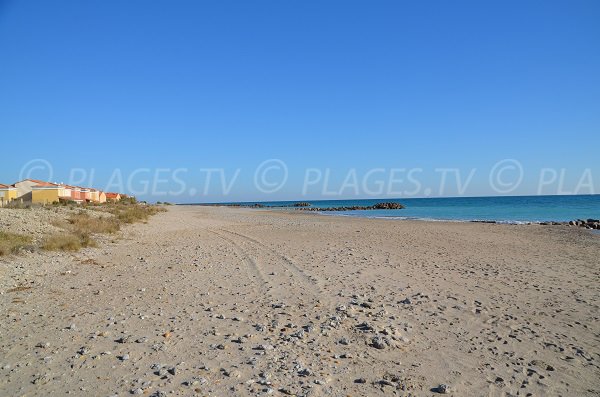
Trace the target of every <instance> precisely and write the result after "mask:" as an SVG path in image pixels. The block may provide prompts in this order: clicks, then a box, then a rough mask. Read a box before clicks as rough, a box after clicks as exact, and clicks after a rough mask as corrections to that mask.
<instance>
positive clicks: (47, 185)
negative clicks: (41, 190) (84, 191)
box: [33, 181, 62, 187]
mask: <svg viewBox="0 0 600 397" xmlns="http://www.w3.org/2000/svg"><path fill="white" fill-rule="evenodd" d="M33 187H62V185H58V184H56V183H52V182H42V181H39V182H38V184H37V185H35V186H33Z"/></svg>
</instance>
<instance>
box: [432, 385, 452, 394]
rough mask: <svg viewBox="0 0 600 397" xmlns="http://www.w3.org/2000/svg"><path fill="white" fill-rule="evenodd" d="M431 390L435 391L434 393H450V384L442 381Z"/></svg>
mask: <svg viewBox="0 0 600 397" xmlns="http://www.w3.org/2000/svg"><path fill="white" fill-rule="evenodd" d="M433 391H435V392H436V393H440V394H448V393H450V386H448V385H446V384H444V383H442V384H441V385H439V386H438V387H436V388H435V389H434V390H433Z"/></svg>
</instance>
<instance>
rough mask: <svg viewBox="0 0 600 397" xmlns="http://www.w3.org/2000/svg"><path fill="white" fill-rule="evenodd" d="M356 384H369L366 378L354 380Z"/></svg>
mask: <svg viewBox="0 0 600 397" xmlns="http://www.w3.org/2000/svg"><path fill="white" fill-rule="evenodd" d="M354 383H367V380H366V379H365V378H358V379H354Z"/></svg>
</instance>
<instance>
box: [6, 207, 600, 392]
mask: <svg viewBox="0 0 600 397" xmlns="http://www.w3.org/2000/svg"><path fill="white" fill-rule="evenodd" d="M125 236H126V237H125V238H123V239H121V240H118V241H116V242H114V243H106V244H104V245H103V246H102V247H101V248H97V249H86V250H84V251H81V252H79V253H77V254H56V253H50V254H49V253H28V254H26V255H25V256H22V257H14V258H9V259H2V260H0V264H1V266H0V269H1V272H2V273H1V274H2V277H1V285H0V291H2V295H1V296H0V306H1V310H0V311H1V313H2V316H3V320H2V321H1V322H0V391H1V392H0V394H2V395H7V396H8V395H11V396H12V395H15V396H16V395H58V394H64V393H66V392H69V393H71V394H72V395H95V396H112V395H119V396H125V395H130V394H131V395H136V394H140V395H157V396H158V395H185V396H187V395H201V396H207V395H211V396H225V395H240V396H243V395H268V394H273V395H299V396H325V395H333V396H348V395H350V396H378V395H382V396H383V395H399V396H411V395H412V396H429V395H436V394H439V393H442V392H445V393H446V394H448V395H455V396H511V395H513V396H516V395H520V396H526V395H533V396H541V395H544V396H546V395H548V396H549V395H553V396H554V395H556V396H558V395H562V396H576V395H577V396H586V395H589V396H592V395H599V394H600V381H599V380H598V379H600V367H599V360H600V355H599V353H600V325H599V321H598V320H599V319H598V317H599V316H600V310H599V306H598V304H599V303H598V302H599V298H600V296H599V295H600V294H599V293H600V280H599V275H600V271H599V270H600V260H599V252H600V238H599V237H598V236H594V235H591V234H590V233H589V232H587V231H585V230H582V229H579V228H569V227H562V226H560V227H551V226H548V227H546V226H511V225H489V224H470V223H442V222H410V221H386V220H374V219H350V218H343V217H332V216H322V215H316V214H310V213H284V212H276V211H262V210H248V209H232V208H213V207H175V208H172V209H170V210H169V212H167V213H163V214H159V215H156V216H155V217H153V218H152V219H151V221H150V222H149V223H148V224H145V225H135V226H132V227H130V228H129V229H128V230H127V231H126V234H125ZM442 385H446V386H447V387H443V386H442ZM440 386H442V387H440Z"/></svg>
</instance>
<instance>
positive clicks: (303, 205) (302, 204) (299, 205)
mask: <svg viewBox="0 0 600 397" xmlns="http://www.w3.org/2000/svg"><path fill="white" fill-rule="evenodd" d="M311 205H312V204H311V203H307V202H304V201H302V202H300V203H294V205H293V206H294V207H310V206H311Z"/></svg>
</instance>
